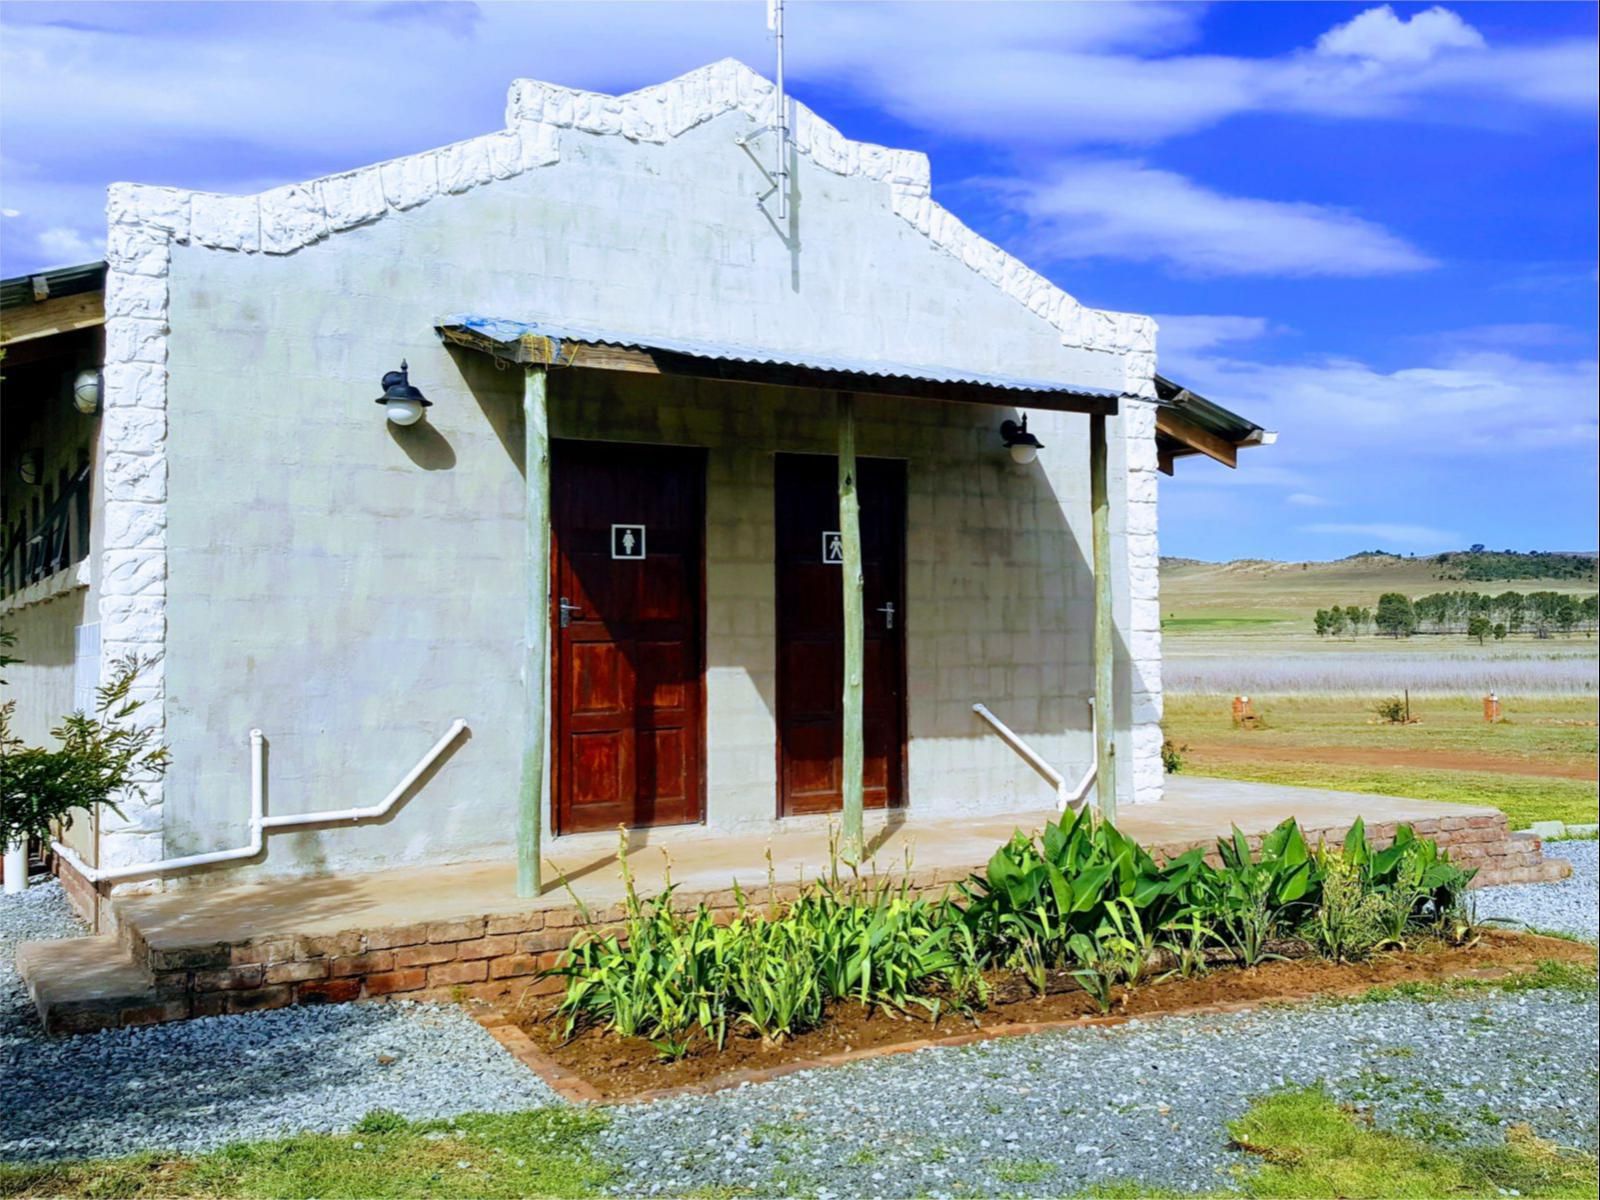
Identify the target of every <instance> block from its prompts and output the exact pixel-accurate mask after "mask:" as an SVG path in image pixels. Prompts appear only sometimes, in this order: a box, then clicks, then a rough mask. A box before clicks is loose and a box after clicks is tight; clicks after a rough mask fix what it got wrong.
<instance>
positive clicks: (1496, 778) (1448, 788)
mask: <svg viewBox="0 0 1600 1200" xmlns="http://www.w3.org/2000/svg"><path fill="white" fill-rule="evenodd" d="M1191 773H1192V774H1195V775H1212V776H1216V777H1218V778H1222V779H1238V780H1243V781H1246V782H1250V783H1285V784H1292V785H1294V786H1296V787H1316V788H1332V789H1334V790H1335V791H1342V792H1368V793H1371V794H1373V795H1379V796H1408V797H1410V798H1411V799H1413V800H1447V801H1451V802H1453V803H1456V804H1483V805H1488V806H1489V807H1491V808H1498V809H1499V810H1500V811H1501V812H1503V813H1505V814H1506V817H1507V819H1508V820H1509V821H1510V822H1511V828H1513V829H1526V828H1528V826H1530V825H1532V824H1533V823H1534V822H1535V821H1567V822H1572V823H1575V824H1591V823H1593V822H1594V820H1595V812H1596V808H1597V804H1596V788H1595V785H1594V784H1592V783H1588V782H1585V781H1584V780H1581V779H1546V778H1540V777H1538V776H1532V775H1490V774H1481V773H1478V772H1471V771H1431V770H1419V769H1411V768H1404V767H1347V766H1340V765H1337V764H1333V763H1323V764H1318V763H1307V764H1305V765H1297V764H1289V763H1271V764H1260V765H1254V764H1249V763H1221V764H1211V765H1207V766H1205V767H1204V768H1199V769H1195V770H1193V771H1192V772H1191Z"/></svg>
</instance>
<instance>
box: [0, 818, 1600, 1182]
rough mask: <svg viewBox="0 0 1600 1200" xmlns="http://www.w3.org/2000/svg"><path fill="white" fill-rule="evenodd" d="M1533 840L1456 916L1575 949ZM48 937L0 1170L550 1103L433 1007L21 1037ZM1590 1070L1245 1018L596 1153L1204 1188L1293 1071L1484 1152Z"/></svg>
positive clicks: (639, 1119) (707, 1164)
mask: <svg viewBox="0 0 1600 1200" xmlns="http://www.w3.org/2000/svg"><path fill="white" fill-rule="evenodd" d="M1552 850H1558V851H1559V852H1561V853H1565V854H1569V855H1570V857H1572V859H1573V862H1574V882H1572V883H1568V884H1566V885H1562V886H1560V887H1556V886H1552V885H1537V886H1533V887H1524V888H1498V889H1494V890H1493V892H1492V893H1491V892H1484V893H1481V894H1480V895H1481V896H1482V897H1483V898H1484V900H1483V902H1481V903H1480V912H1481V913H1482V914H1483V915H1485V916H1487V915H1489V914H1490V911H1491V910H1492V911H1493V912H1494V913H1496V914H1510V913H1511V912H1513V911H1514V912H1516V913H1517V915H1518V916H1519V919H1523V920H1527V921H1528V922H1529V923H1530V924H1533V925H1536V926H1538V927H1540V928H1552V927H1555V926H1558V925H1563V924H1564V923H1565V924H1569V925H1570V923H1574V922H1575V923H1577V924H1579V925H1581V926H1582V928H1585V929H1587V930H1589V932H1590V935H1591V936H1592V935H1593V928H1594V905H1595V894H1596V893H1595V857H1594V846H1593V844H1592V843H1589V844H1582V843H1568V844H1565V845H1563V846H1560V847H1559V848H1557V847H1552ZM1584 888H1586V889H1587V892H1584V891H1583V890H1582V889H1584ZM13 899H14V898H13ZM74 932H77V926H76V924H75V922H73V921H72V920H71V918H70V917H69V916H68V915H67V913H66V907H65V903H64V901H63V899H62V898H61V895H60V892H59V889H58V888H56V887H55V885H53V884H51V885H46V886H43V887H39V888H36V889H34V890H33V891H30V892H29V893H27V895H26V896H25V897H24V898H23V899H22V900H21V901H20V902H18V903H11V902H9V901H6V900H0V1071H3V1076H4V1078H6V1080H7V1088H8V1094H7V1100H6V1113H5V1119H4V1121H0V1159H28V1158H54V1157H76V1156H82V1155H88V1154H113V1153H125V1152H129V1151H133V1150H136V1149H147V1148H149V1149H170V1150H202V1149H206V1148H209V1147H213V1146H217V1145H220V1144H222V1143H224V1142H227V1141H230V1140H235V1139H238V1138H247V1137H255V1138H259V1137H268V1136H275V1135H281V1134H285V1133H289V1132H293V1131H296V1130H306V1129H326V1130H333V1129H339V1128H345V1127H348V1126H349V1125H350V1124H351V1123H353V1122H354V1121H356V1120H358V1119H359V1118H360V1117H361V1116H362V1115H363V1114H365V1113H366V1112H367V1111H369V1110H370V1109H373V1108H380V1107H381V1108H389V1109H393V1110H395V1111H398V1112H401V1113H404V1114H406V1115H408V1116H415V1117H422V1116H443V1115H447V1114H450V1113H454V1112H458V1111H463V1110H467V1109H476V1110H483V1109H499V1110H507V1109H518V1108H528V1107H533V1106H536V1105H539V1104H544V1103H549V1102H551V1099H552V1095H551V1093H550V1092H549V1091H548V1090H547V1089H546V1088H545V1087H544V1085H543V1084H541V1083H540V1082H539V1081H537V1080H536V1079H534V1078H533V1077H532V1076H531V1075H530V1074H528V1073H526V1072H525V1071H524V1070H523V1069H522V1068H521V1067H519V1066H517V1065H516V1064H515V1063H514V1062H513V1061H512V1060H511V1059H510V1058H509V1057H508V1056H507V1055H505V1054H504V1053H503V1052H501V1051H500V1050H499V1048H498V1047H497V1046H496V1045H495V1044H494V1043H493V1042H492V1040H491V1039H489V1038H488V1036H487V1035H486V1034H484V1033H483V1031H482V1030H481V1029H479V1027H478V1026H477V1025H476V1024H475V1023H473V1022H472V1021H470V1020H469V1019H468V1018H467V1017H465V1016H464V1015H462V1014H460V1013H458V1012H455V1011H454V1010H452V1009H450V1008H448V1007H437V1006H421V1005H405V1006H402V1005H393V1006H376V1005H361V1006H338V1007H332V1008H310V1009H285V1010H279V1011H277V1012H271V1013H260V1014H253V1015H249V1016H238V1017H221V1018H212V1019H208V1020H202V1021H191V1022H187V1023H185V1024H182V1025H171V1026H165V1027H158V1028H153V1029H144V1030H133V1031H126V1032H117V1033H107V1034H99V1035H94V1036H90V1037H83V1038H73V1039H66V1040H55V1041H49V1040H46V1039H44V1038H42V1037H41V1036H39V1034H38V1032H37V1026H36V1024H35V1023H34V1018H33V1015H32V1011H31V1008H29V1006H28V1005H27V1001H26V998H25V997H24V996H23V995H22V994H21V989H20V987H19V986H18V984H17V982H16V979H15V976H14V974H12V972H11V968H10V949H11V943H12V942H14V941H16V940H20V939H23V938H29V937H49V936H65V935H70V934H71V933H74ZM1597 1057H1600V1006H1597V1002H1596V996H1595V994H1594V993H1593V992H1589V993H1586V994H1578V993H1570V992H1556V991H1544V992H1528V993H1520V994H1513V993H1485V994H1482V995H1471V996H1459V997H1454V998H1451V999H1448V1000H1433V1001H1416V1000H1391V1001H1385V1002H1382V1003H1368V1004H1346V1005H1325V1006H1316V1007H1309V1008H1297V1009H1264V1010H1260V1011H1257V1012H1250V1013H1241V1014H1230V1015H1226V1016H1208V1017H1183V1018H1167V1019H1164V1020H1159V1021H1153V1022H1132V1023H1130V1024H1128V1025H1125V1026H1122V1027H1119V1028H1116V1029H1078V1030H1069V1031H1063V1032H1059V1033H1050V1034H1040V1035H1036V1036H1032V1037H1026V1038H1012V1039H1006V1040H1002V1041H995V1042H989V1043H983V1044H979V1045H973V1046H964V1047H951V1048H944V1049H930V1050H923V1051H920V1052H918V1053H915V1054H909V1055H903V1056H896V1057H891V1058H885V1059H879V1060H874V1061H870V1062H863V1063H858V1064H853V1065H851V1066H847V1067H842V1068H836V1069H833V1070H828V1071H815V1072H806V1073H803V1074H797V1075H792V1076H788V1077H785V1078H782V1079H777V1080H773V1081H771V1082H769V1083H765V1084H759V1085H755V1086H746V1087H744V1088H740V1089H738V1090H735V1091H732V1092H725V1093H721V1094H719V1095H716V1096H709V1097H685V1098H681V1099H677V1100H669V1101H662V1102H658V1103H655V1104H651V1105H640V1106H625V1107H621V1108H617V1109H615V1110H613V1112H612V1121H611V1124H610V1126H609V1127H608V1129H607V1130H606V1131H605V1132H604V1133H603V1134H602V1135H601V1147H600V1149H601V1152H602V1153H603V1154H604V1155H605V1156H606V1157H608V1158H611V1159H613V1160H615V1161H616V1162H617V1163H618V1164H619V1165H620V1167H621V1174H620V1175H619V1178H618V1181H617V1183H616V1186H615V1189H614V1190H615V1191H617V1192H618V1193H623V1194H652V1193H659V1192H667V1193H682V1192H686V1191H698V1192H704V1191H706V1190H708V1189H718V1188H721V1187H739V1188H745V1189H750V1190H751V1191H753V1192H754V1193H756V1194H775V1193H791V1192H796V1191H799V1192H805V1193H809V1194H814V1195H816V1196H817V1197H819V1200H835V1198H838V1197H843V1196H848V1195H854V1194H860V1193H863V1192H867V1193H870V1194H874V1195H882V1196H895V1197H898V1196H914V1195H924V1194H925V1195H931V1196H947V1195H958V1194H990V1195H993V1194H1007V1195H1027V1196H1048V1195H1058V1194H1061V1193H1063V1192H1071V1191H1073V1190H1076V1189H1079V1188H1081V1187H1084V1186H1086V1185H1087V1184H1089V1183H1091V1182H1094V1181H1104V1180H1106V1179H1110V1178H1126V1179H1130V1180H1139V1181H1143V1182H1147V1183H1149V1184H1152V1185H1156V1184H1159V1185H1161V1186H1165V1187H1177V1188H1180V1189H1203V1188H1215V1187H1218V1186H1224V1185H1226V1183H1227V1179H1228V1173H1229V1172H1230V1171H1231V1170H1232V1169H1233V1168H1235V1167H1238V1166H1240V1165H1243V1164H1244V1163H1245V1162H1246V1160H1245V1159H1244V1157H1243V1156H1242V1155H1239V1154H1237V1153H1235V1152H1232V1151H1230V1150H1228V1149H1227V1138H1226V1132H1225V1125H1226V1122H1227V1121H1228V1120H1230V1119H1232V1118H1233V1117H1235V1116H1237V1115H1239V1114H1240V1113H1242V1112H1243V1111H1244V1110H1245V1108H1246V1107H1247V1106H1248V1104H1249V1102H1250V1100H1251V1099H1252V1098H1253V1097H1255V1096H1258V1095H1260V1094H1261V1093H1262V1092H1265V1091H1269V1090H1271V1089H1273V1088H1276V1087H1280V1086H1283V1085H1285V1084H1291V1083H1314V1082H1317V1081H1319V1080H1320V1081H1324V1082H1325V1083H1326V1084H1327V1086H1328V1087H1329V1088H1330V1089H1331V1090H1332V1091H1333V1093H1334V1094H1335V1095H1336V1096H1337V1097H1338V1098H1340V1099H1341V1100H1348V1101H1351V1102H1354V1103H1360V1104H1363V1105H1370V1106H1371V1107H1372V1108H1373V1110H1374V1114H1375V1117H1376V1119H1377V1120H1378V1122H1379V1123H1380V1124H1385V1125H1388V1126H1391V1127H1396V1128H1399V1129H1402V1130H1404V1131H1406V1132H1411V1133H1415V1134H1417V1135H1419V1136H1424V1137H1426V1138H1428V1139H1429V1140H1433V1141H1442V1142H1480V1141H1492V1140H1494V1139H1496V1138H1498V1137H1500V1136H1502V1131H1503V1125H1504V1123H1506V1122H1510V1121H1526V1122H1528V1123H1529V1124H1531V1125H1532V1126H1533V1128H1534V1129H1535V1130H1536V1131H1537V1132H1539V1133H1540V1134H1541V1135H1543V1136H1545V1137H1549V1138H1552V1139H1554V1140H1555V1141H1557V1142H1560V1143H1562V1144H1565V1145H1573V1146H1582V1147H1585V1148H1588V1149H1590V1150H1593V1149H1594V1148H1595V1147H1596V1142H1597V1133H1596V1099H1595V1096H1596V1089H1597V1086H1600V1077H1597V1073H1596V1061H1597ZM389 1059H392V1060H393V1061H387V1060H389Z"/></svg>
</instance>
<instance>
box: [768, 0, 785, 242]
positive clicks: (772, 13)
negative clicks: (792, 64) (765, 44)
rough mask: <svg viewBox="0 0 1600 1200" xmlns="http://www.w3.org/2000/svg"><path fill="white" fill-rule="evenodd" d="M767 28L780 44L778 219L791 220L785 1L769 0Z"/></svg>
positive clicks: (776, 127) (776, 123)
mask: <svg viewBox="0 0 1600 1200" xmlns="http://www.w3.org/2000/svg"><path fill="white" fill-rule="evenodd" d="M767 28H768V29H770V30H772V34H773V37H774V38H776V40H777V43H778V71H777V75H778V79H777V84H778V86H777V91H776V93H775V95H774V100H775V101H776V103H777V105H778V112H777V117H776V119H775V120H774V121H773V122H772V128H773V130H774V131H775V132H776V133H777V135H778V165H777V169H776V170H774V171H773V173H772V177H773V180H774V182H776V184H777V187H778V212H777V219H778V220H779V221H780V222H782V221H787V220H788V219H789V100H788V97H787V96H786V95H785V93H784V90H783V0H767Z"/></svg>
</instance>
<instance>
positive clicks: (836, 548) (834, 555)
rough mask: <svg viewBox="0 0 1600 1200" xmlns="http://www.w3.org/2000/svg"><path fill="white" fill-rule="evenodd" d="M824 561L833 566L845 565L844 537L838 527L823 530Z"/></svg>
mask: <svg viewBox="0 0 1600 1200" xmlns="http://www.w3.org/2000/svg"><path fill="white" fill-rule="evenodd" d="M822 561H823V562H824V563H825V564H828V565H831V566H843V565H844V538H842V537H841V536H840V535H839V531H838V530H837V529H825V530H823V531H822Z"/></svg>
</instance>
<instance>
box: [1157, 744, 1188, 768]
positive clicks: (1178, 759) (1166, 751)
mask: <svg viewBox="0 0 1600 1200" xmlns="http://www.w3.org/2000/svg"><path fill="white" fill-rule="evenodd" d="M1188 749H1189V747H1188V746H1180V745H1178V743H1176V742H1174V741H1173V740H1172V739H1171V738H1163V739H1162V741H1161V767H1162V769H1163V770H1164V771H1166V773H1167V774H1168V775H1176V774H1177V773H1178V772H1179V771H1181V770H1183V756H1184V754H1185V753H1187V752H1188Z"/></svg>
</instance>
